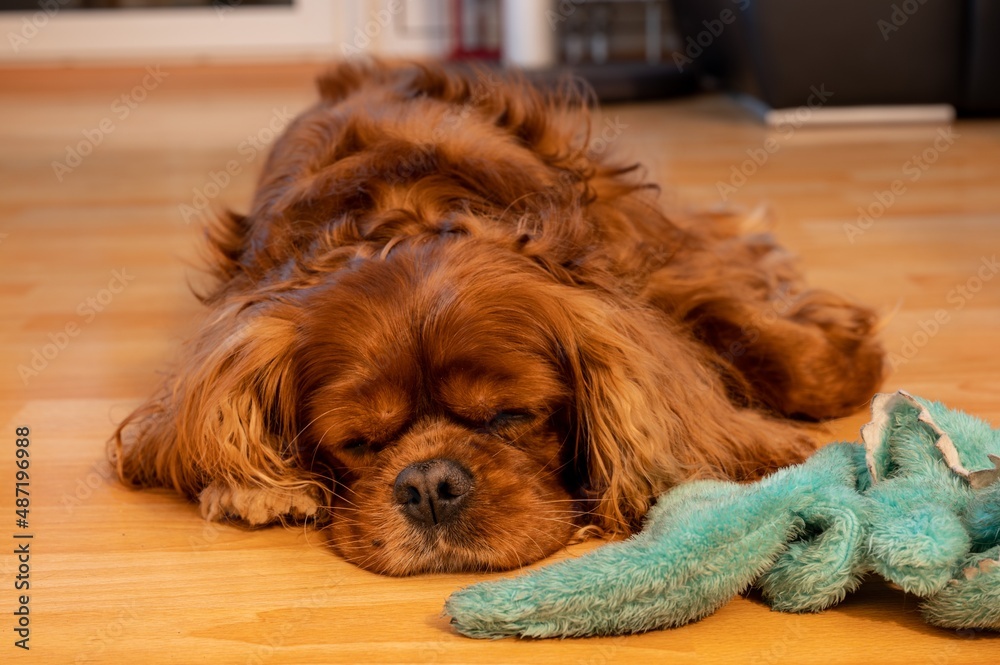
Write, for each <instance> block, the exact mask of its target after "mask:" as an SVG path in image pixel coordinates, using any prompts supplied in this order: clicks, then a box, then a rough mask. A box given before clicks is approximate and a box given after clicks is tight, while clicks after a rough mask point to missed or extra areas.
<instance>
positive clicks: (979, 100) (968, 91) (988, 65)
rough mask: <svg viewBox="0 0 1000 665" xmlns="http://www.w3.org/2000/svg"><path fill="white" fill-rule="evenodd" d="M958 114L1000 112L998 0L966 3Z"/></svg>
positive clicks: (999, 6) (999, 21)
mask: <svg viewBox="0 0 1000 665" xmlns="http://www.w3.org/2000/svg"><path fill="white" fill-rule="evenodd" d="M968 7H969V12H968V15H967V19H966V20H967V24H968V30H967V35H968V45H967V51H966V53H965V56H966V62H967V63H968V64H967V65H966V79H965V90H964V95H963V97H962V100H961V106H962V110H964V111H970V112H973V113H979V112H984V113H985V112H993V113H998V112H1000V0H969V3H968Z"/></svg>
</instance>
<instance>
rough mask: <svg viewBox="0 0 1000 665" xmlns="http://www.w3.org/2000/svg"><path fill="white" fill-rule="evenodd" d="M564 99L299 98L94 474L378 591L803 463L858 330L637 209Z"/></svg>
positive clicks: (874, 356)
mask: <svg viewBox="0 0 1000 665" xmlns="http://www.w3.org/2000/svg"><path fill="white" fill-rule="evenodd" d="M564 88H565V89H561V90H559V91H555V92H552V91H550V92H543V91H540V90H538V89H535V88H534V87H532V86H531V85H529V84H527V83H526V82H524V81H523V80H521V79H520V78H518V77H512V76H509V75H501V74H499V73H494V72H489V71H481V72H479V73H478V74H475V75H473V74H471V73H461V72H455V71H449V70H446V69H443V68H441V67H435V66H427V65H418V64H411V65H387V64H384V63H361V64H359V63H346V64H342V65H339V66H337V67H335V68H334V69H333V70H332V71H331V72H330V73H329V74H327V75H325V76H324V77H322V78H321V79H320V81H319V91H320V100H319V102H318V103H317V104H316V105H315V106H313V107H312V108H311V109H309V110H308V111H306V112H305V113H303V114H302V115H301V116H300V117H298V118H297V119H296V120H295V122H294V123H293V124H292V125H291V126H290V127H289V129H288V130H287V131H286V132H285V134H284V135H283V136H282V137H281V138H280V140H279V141H278V142H277V143H276V144H275V146H274V148H273V151H272V153H271V155H270V157H269V159H268V161H267V164H266V166H265V168H264V171H263V175H262V176H261V179H260V182H259V185H258V189H257V192H256V196H255V197H254V200H253V205H252V208H251V210H250V212H249V214H247V215H246V216H242V215H236V214H227V215H224V216H223V218H222V219H221V220H220V221H219V222H218V223H216V224H214V225H212V226H211V228H210V229H209V231H208V236H209V240H210V242H209V245H210V247H211V250H212V253H213V256H212V259H211V268H212V270H213V274H214V276H215V277H216V278H217V282H216V285H215V286H214V288H213V289H212V290H211V291H210V292H209V293H207V294H203V295H202V300H203V301H204V303H205V304H206V305H207V307H208V309H209V311H208V316H207V318H206V319H205V321H204V323H203V324H202V325H201V327H200V329H199V330H198V332H197V334H196V335H195V336H194V337H193V339H191V340H190V341H189V342H187V344H186V345H185V346H184V348H183V351H182V354H181V357H180V359H179V362H178V363H177V365H176V367H175V368H174V369H173V371H172V373H171V374H170V375H169V377H168V379H167V380H166V382H165V384H164V385H163V387H162V388H161V389H160V390H159V391H158V392H157V393H156V394H155V395H154V396H153V397H152V398H151V399H150V400H149V401H148V402H146V403H145V404H143V405H142V406H140V407H139V408H138V409H137V410H136V411H135V412H134V413H132V414H131V415H130V416H128V418H126V419H125V421H124V422H123V423H122V424H121V426H120V427H119V428H118V430H117V432H116V434H115V436H114V437H113V438H112V440H111V442H110V446H109V448H110V456H111V458H112V461H113V463H114V464H115V466H116V469H117V472H118V475H119V476H120V478H121V479H122V480H123V481H124V482H126V483H128V484H130V485H133V486H140V487H169V488H174V489H176V490H177V491H179V492H181V493H183V494H185V495H187V496H188V497H191V498H193V499H196V500H197V501H198V502H199V503H200V505H201V510H202V513H203V515H204V516H205V517H206V518H207V519H211V520H222V519H230V520H237V521H240V522H242V523H245V524H249V525H263V524H267V523H271V522H281V521H292V520H306V519H307V520H311V521H312V520H315V521H316V522H318V523H322V524H325V526H326V528H327V533H328V534H329V540H330V544H331V546H332V547H333V548H334V550H335V551H337V552H338V553H339V554H341V555H342V556H343V557H344V558H346V559H347V560H349V561H351V562H354V563H356V564H358V565H359V566H362V567H364V568H367V569H370V570H373V571H377V572H380V573H386V574H390V575H408V574H413V573H421V572H435V571H466V570H503V569H509V568H513V567H517V566H521V565H524V564H527V563H529V562H532V561H535V560H537V559H540V558H542V557H545V556H547V555H549V554H551V553H552V552H554V551H556V550H558V549H559V548H561V547H563V546H564V545H565V544H567V543H568V542H570V541H571V540H572V539H573V538H576V537H579V536H580V534H584V533H586V532H587V531H588V530H594V529H598V530H600V531H602V532H604V533H607V534H615V533H618V534H626V533H630V532H633V531H634V530H636V529H637V528H638V527H639V526H640V524H641V520H642V518H643V515H644V514H645V513H646V511H647V510H648V509H649V508H650V505H651V503H652V502H653V501H654V499H655V497H656V496H657V494H659V493H660V492H663V491H664V490H666V489H668V488H670V487H671V486H673V485H676V484H677V483H680V482H683V481H684V480H686V479H689V478H694V477H719V478H735V479H745V478H751V477H755V476H759V475H760V474H761V473H764V472H766V471H768V470H770V469H774V468H775V467H778V466H781V465H786V464H790V463H794V462H796V461H798V460H800V459H802V458H803V457H804V456H805V455H807V454H808V453H809V452H811V450H812V444H811V441H810V439H809V438H808V437H807V436H805V435H804V434H803V433H802V428H801V427H796V426H794V425H793V424H792V423H791V422H790V421H789V419H791V418H798V419H807V420H819V419H826V418H834V417H837V416H841V415H845V414H847V413H850V412H852V411H854V410H855V409H857V408H859V407H861V406H862V405H863V404H865V403H866V402H867V401H868V400H869V398H870V397H871V396H872V394H873V392H875V390H876V389H877V387H878V385H879V383H880V380H881V378H882V374H883V351H882V348H881V346H880V345H879V343H878V342H877V341H876V339H875V328H876V324H877V317H876V316H875V314H874V313H873V312H872V311H871V310H869V309H866V308H864V307H861V306H859V305H857V304H855V303H853V302H851V301H850V300H847V299H845V298H843V297H840V296H837V295H834V294H832V293H829V292H826V291H821V290H814V289H808V288H806V287H805V286H804V285H803V284H802V281H801V279H800V276H799V275H798V274H797V272H796V271H795V269H794V267H793V266H792V265H791V262H790V260H789V258H788V256H787V254H785V253H784V252H782V251H781V250H780V248H778V247H777V246H776V245H775V244H774V243H773V241H772V240H771V239H770V237H769V236H768V235H766V234H761V233H748V232H746V230H745V229H743V228H742V227H741V224H740V223H739V222H738V220H734V219H733V218H732V217H723V216H718V215H717V216H710V215H701V216H692V217H690V218H682V217H678V216H667V215H666V214H664V213H663V212H662V211H661V210H660V209H659V208H658V207H657V205H656V201H655V195H656V190H655V187H653V186H651V185H649V184H646V183H644V182H642V180H641V179H640V178H639V177H638V176H637V172H638V171H637V167H636V166H627V165H622V164H620V163H616V162H614V161H612V160H610V159H609V158H607V156H606V155H605V154H602V153H603V152H604V151H603V150H597V149H595V146H596V142H593V141H590V139H589V134H588V132H589V123H588V111H587V101H588V100H587V96H586V94H584V93H581V92H580V91H579V90H574V89H572V86H564ZM599 147H601V148H603V147H604V145H603V144H601V145H600V146H599Z"/></svg>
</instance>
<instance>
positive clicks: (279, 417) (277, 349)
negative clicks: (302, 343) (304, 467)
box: [109, 302, 303, 497]
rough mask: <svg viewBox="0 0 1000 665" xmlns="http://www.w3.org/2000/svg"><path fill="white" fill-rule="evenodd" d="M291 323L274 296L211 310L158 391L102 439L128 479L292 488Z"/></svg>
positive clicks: (146, 483) (295, 481)
mask: <svg viewBox="0 0 1000 665" xmlns="http://www.w3.org/2000/svg"><path fill="white" fill-rule="evenodd" d="M294 335H295V324H294V323H293V321H292V320H291V318H288V317H283V316H281V315H280V313H279V312H278V311H277V306H275V305H274V304H268V305H247V304H245V303H242V302H233V303H229V304H227V305H225V306H223V307H221V308H219V310H217V311H216V312H215V315H214V318H213V319H212V320H210V321H208V322H207V323H206V324H205V325H204V326H202V328H201V331H200V333H199V334H198V336H197V337H195V338H194V339H192V340H190V341H189V342H188V343H187V346H186V347H185V348H184V351H183V356H182V358H181V361H180V362H179V363H178V365H177V367H176V368H175V369H174V371H173V373H172V374H171V375H170V376H169V377H168V379H167V380H166V382H165V383H164V385H163V386H162V388H161V389H160V391H159V392H158V393H157V394H156V395H154V397H152V398H151V399H150V400H149V401H148V402H146V403H145V404H143V405H142V406H141V407H139V408H138V409H137V410H136V411H135V412H134V413H132V414H131V415H130V416H128V417H127V418H126V419H125V421H124V422H122V423H121V425H120V426H119V427H118V430H117V431H116V432H115V435H114V436H113V437H112V439H111V441H110V442H109V455H110V458H111V460H112V463H113V464H114V465H115V468H116V470H117V473H118V476H119V477H120V478H121V480H122V481H123V482H125V483H127V484H131V485H134V486H142V487H157V486H159V487H172V488H174V489H176V490H178V491H180V492H182V493H184V494H186V495H188V496H189V497H194V496H196V495H197V494H198V493H199V492H200V491H201V490H202V489H204V487H205V486H206V485H207V484H208V483H209V482H221V483H224V484H227V485H229V486H230V487H248V488H251V487H252V488H264V489H293V486H301V484H302V482H303V481H302V477H301V475H300V474H296V473H295V468H296V464H295V452H294V449H293V446H292V443H293V442H294V437H295V434H296V423H295V389H294V385H293V381H292V376H291V368H292V362H291V355H292V347H293V342H294Z"/></svg>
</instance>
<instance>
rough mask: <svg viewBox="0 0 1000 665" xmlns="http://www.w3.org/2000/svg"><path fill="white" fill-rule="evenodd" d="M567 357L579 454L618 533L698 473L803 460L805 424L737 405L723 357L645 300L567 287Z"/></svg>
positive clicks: (563, 334) (601, 512) (604, 520)
mask: <svg viewBox="0 0 1000 665" xmlns="http://www.w3.org/2000/svg"><path fill="white" fill-rule="evenodd" d="M561 302H562V303H563V305H564V307H563V311H564V312H565V316H566V319H565V322H566V325H565V326H557V327H558V328H560V329H559V331H558V332H557V333H556V334H557V335H558V336H559V337H560V338H561V339H560V340H558V343H559V344H560V346H561V355H562V362H563V363H564V364H565V365H566V368H567V371H568V373H569V375H570V381H571V383H572V385H573V389H574V392H575V398H574V402H575V409H576V413H575V414H574V416H575V418H574V419H575V422H576V445H577V449H576V454H575V456H576V459H578V460H581V459H582V460H583V461H584V463H585V467H586V474H587V476H588V477H587V478H586V481H587V483H588V485H589V489H590V490H591V492H592V494H593V495H594V496H595V498H596V499H597V504H596V506H595V507H594V512H595V514H596V516H597V518H598V519H599V521H600V523H601V525H602V526H603V527H604V528H606V529H610V530H612V531H618V532H624V531H629V530H632V529H634V528H636V527H637V526H638V524H639V522H640V521H641V518H642V516H643V515H645V513H646V511H647V510H648V508H649V506H650V503H651V500H652V499H653V498H655V496H656V495H658V494H659V493H661V492H663V491H664V490H666V489H668V488H669V487H671V486H672V485H674V484H676V483H678V482H681V481H683V480H686V479H689V478H696V477H716V478H719V477H735V478H740V477H751V476H753V475H757V474H760V473H762V472H763V471H766V470H769V469H773V468H775V467H777V466H780V465H783V464H789V463H793V462H797V461H799V460H801V459H802V458H803V457H804V456H805V455H807V454H808V453H809V452H811V450H812V448H813V445H812V443H811V441H810V440H809V438H808V437H806V436H804V435H803V434H802V433H801V432H800V431H799V430H797V429H795V428H793V427H791V426H789V425H785V424H783V423H781V422H778V421H774V420H771V419H768V418H766V417H764V416H761V415H760V414H759V413H758V412H756V411H753V410H750V409H746V408H740V407H738V406H736V405H734V404H733V403H732V402H731V401H730V399H729V396H728V393H727V386H726V382H725V379H724V374H725V373H724V372H723V371H721V369H720V368H719V367H718V365H717V363H718V362H719V359H718V358H716V357H714V356H713V355H712V354H711V352H710V351H709V350H708V349H706V348H704V347H702V345H700V344H699V343H697V342H696V341H693V340H691V339H689V338H688V337H686V336H685V335H684V334H683V333H682V332H681V331H676V332H674V331H672V330H671V324H670V322H669V321H668V320H667V319H666V317H664V316H663V315H661V314H659V313H658V312H656V311H652V310H649V309H647V308H645V307H644V306H642V305H641V304H639V303H629V304H625V303H618V302H616V299H614V298H612V297H604V296H599V295H597V294H596V293H593V292H589V293H583V292H581V291H580V290H578V289H577V290H571V289H567V290H566V292H565V293H563V294H562V300H561Z"/></svg>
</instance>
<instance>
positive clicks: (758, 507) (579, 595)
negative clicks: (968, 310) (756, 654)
mask: <svg viewBox="0 0 1000 665" xmlns="http://www.w3.org/2000/svg"><path fill="white" fill-rule="evenodd" d="M870 571H874V572H877V573H878V574H879V575H882V576H883V577H885V578H886V579H888V580H890V581H891V582H893V583H895V584H897V585H898V586H900V587H901V588H903V589H904V590H906V591H907V592H910V593H913V594H915V595H917V596H919V597H921V598H923V599H925V601H924V602H923V604H922V607H921V610H922V612H923V615H924V617H925V619H926V620H927V621H928V622H930V623H932V624H935V625H938V626H944V627H948V628H988V629H993V630H1000V432H998V431H996V430H993V429H991V428H990V427H989V426H988V425H987V424H986V423H984V422H982V421H981V420H977V419H975V418H973V417H971V416H968V415H966V414H964V413H961V412H959V411H951V410H948V409H947V408H945V407H944V406H942V405H941V404H937V403H931V402H927V401H924V400H921V399H918V398H914V397H912V396H911V395H909V394H907V393H905V392H903V391H900V392H899V393H896V394H893V395H888V394H885V395H877V396H876V397H875V399H874V400H873V402H872V421H871V422H870V423H869V424H867V425H866V426H865V427H864V428H862V444H861V445H859V444H855V443H834V444H830V445H828V446H826V447H824V448H822V449H820V450H819V451H817V452H816V453H815V454H814V455H813V456H812V457H810V458H809V459H808V460H807V461H806V462H804V463H803V464H800V465H798V466H794V467H789V468H786V469H782V470H780V471H778V472H777V473H774V474H773V475H771V476H769V477H767V478H765V479H763V480H761V481H759V482H757V483H753V484H743V485H741V484H737V483H729V482H719V481H696V482H691V483H688V484H685V485H681V486H679V487H677V488H676V489H674V490H672V491H670V492H668V493H667V494H665V495H663V496H662V497H660V499H659V501H658V502H657V504H656V506H655V507H654V508H653V509H652V510H651V511H650V513H649V515H648V517H647V521H646V524H645V527H644V529H643V530H642V532H641V533H639V534H638V535H636V536H634V537H632V538H630V539H629V540H626V541H622V542H616V543H609V544H607V545H604V546H602V547H599V548H597V549H596V550H593V551H592V552H589V553H588V554H586V555H584V556H582V557H579V558H577V559H572V560H566V561H561V562H559V563H555V564H552V565H549V566H546V567H543V568H541V569H539V570H536V571H533V572H531V573H528V574H526V575H523V576H521V577H516V578H513V579H507V580H501V581H497V582H485V583H480V584H475V585H473V586H471V587H467V588H465V589H462V590H460V591H458V592H456V593H454V594H452V596H451V597H450V598H449V599H448V601H447V603H446V605H445V609H446V611H447V612H448V614H450V615H451V616H452V622H453V624H454V625H455V626H456V628H457V629H458V630H459V631H460V632H461V633H463V634H465V635H468V636H470V637H503V636H507V635H522V636H526V637H571V636H585V635H613V634H622V633H634V632H640V631H646V630H652V629H656V628H664V627H669V626H680V625H683V624H685V623H688V622H690V621H695V620H697V619H700V618H702V617H704V616H707V615H709V614H711V613H712V612H714V611H716V610H717V609H719V608H720V607H721V606H722V605H724V604H725V603H727V602H728V601H729V600H730V599H731V598H732V597H733V596H734V595H735V594H738V593H740V592H742V591H744V590H746V589H747V588H748V587H750V586H751V585H754V586H757V587H758V588H760V589H761V592H762V594H763V596H764V598H765V599H766V600H767V602H769V603H770V604H771V606H772V607H773V608H774V609H776V610H781V611H786V612H815V611H819V610H822V609H825V608H827V607H830V606H831V605H834V604H836V603H838V602H840V601H841V600H842V599H843V598H844V596H845V595H846V594H847V593H848V592H850V591H853V590H854V589H855V588H856V587H857V586H858V585H859V584H860V582H861V580H862V578H863V577H864V576H865V574H867V573H868V572H870Z"/></svg>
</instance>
